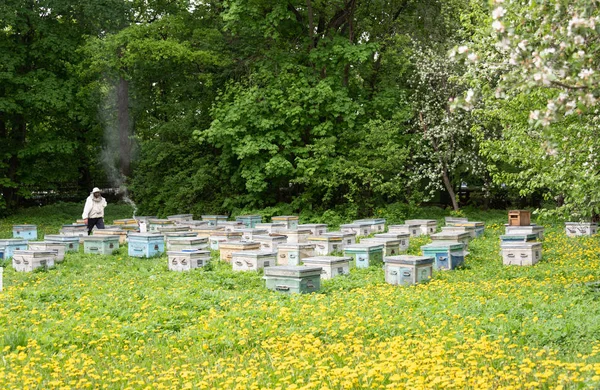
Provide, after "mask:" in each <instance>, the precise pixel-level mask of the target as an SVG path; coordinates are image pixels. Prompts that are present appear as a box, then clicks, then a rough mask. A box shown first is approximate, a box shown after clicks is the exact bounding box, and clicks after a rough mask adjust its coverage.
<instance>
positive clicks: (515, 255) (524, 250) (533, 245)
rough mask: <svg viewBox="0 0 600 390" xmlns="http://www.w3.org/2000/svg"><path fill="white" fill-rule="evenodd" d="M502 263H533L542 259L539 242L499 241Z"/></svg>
mask: <svg viewBox="0 0 600 390" xmlns="http://www.w3.org/2000/svg"><path fill="white" fill-rule="evenodd" d="M500 249H501V252H502V262H503V263H504V265H534V264H536V263H537V262H538V261H540V260H541V259H542V243H541V242H502V243H500Z"/></svg>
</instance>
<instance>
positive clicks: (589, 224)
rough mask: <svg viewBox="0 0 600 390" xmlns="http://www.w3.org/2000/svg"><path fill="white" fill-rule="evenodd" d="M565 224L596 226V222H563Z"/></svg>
mask: <svg viewBox="0 0 600 390" xmlns="http://www.w3.org/2000/svg"><path fill="white" fill-rule="evenodd" d="M565 225H567V226H590V227H591V226H598V224H597V223H596V222H565Z"/></svg>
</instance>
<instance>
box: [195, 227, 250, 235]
mask: <svg viewBox="0 0 600 390" xmlns="http://www.w3.org/2000/svg"><path fill="white" fill-rule="evenodd" d="M191 231H192V232H194V233H196V235H197V236H198V237H210V236H212V235H213V234H214V233H216V232H225V229H223V227H222V226H206V227H202V228H197V229H192V230H191ZM240 237H241V235H240Z"/></svg>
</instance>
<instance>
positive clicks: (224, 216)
mask: <svg viewBox="0 0 600 390" xmlns="http://www.w3.org/2000/svg"><path fill="white" fill-rule="evenodd" d="M201 217H202V219H224V220H227V218H229V217H228V216H227V215H201Z"/></svg>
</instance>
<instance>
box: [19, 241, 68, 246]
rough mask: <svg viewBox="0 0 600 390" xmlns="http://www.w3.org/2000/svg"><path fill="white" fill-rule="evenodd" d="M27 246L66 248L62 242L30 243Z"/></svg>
mask: <svg viewBox="0 0 600 390" xmlns="http://www.w3.org/2000/svg"><path fill="white" fill-rule="evenodd" d="M27 245H44V246H60V247H64V244H63V243H62V242H54V241H29V242H28V243H27Z"/></svg>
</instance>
